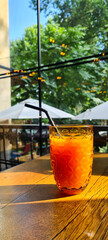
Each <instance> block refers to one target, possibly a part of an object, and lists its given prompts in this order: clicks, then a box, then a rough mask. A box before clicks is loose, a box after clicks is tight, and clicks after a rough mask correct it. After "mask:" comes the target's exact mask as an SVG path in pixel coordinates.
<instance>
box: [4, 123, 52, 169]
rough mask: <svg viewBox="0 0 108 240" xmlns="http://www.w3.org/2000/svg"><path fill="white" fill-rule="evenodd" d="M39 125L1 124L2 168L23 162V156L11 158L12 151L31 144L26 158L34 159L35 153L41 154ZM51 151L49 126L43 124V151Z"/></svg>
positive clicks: (44, 152) (17, 151)
mask: <svg viewBox="0 0 108 240" xmlns="http://www.w3.org/2000/svg"><path fill="white" fill-rule="evenodd" d="M39 139H40V133H39V126H38V125H34V124H24V125H20V124H18V125H16V124H12V125H5V124H3V125H0V170H4V169H6V168H9V167H12V166H15V165H17V164H19V163H21V162H22V159H21V157H19V156H17V157H16V158H15V159H12V158H11V155H12V152H13V151H14V152H16V153H19V151H20V150H21V149H22V148H23V147H24V146H25V145H26V144H27V143H29V144H30V151H29V152H28V153H27V154H26V157H27V158H26V159H28V156H29V159H33V157H34V153H35V154H39ZM48 152H49V126H48V125H45V126H44V125H43V126H42V153H43V154H46V153H48Z"/></svg>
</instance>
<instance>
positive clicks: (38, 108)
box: [25, 103, 61, 137]
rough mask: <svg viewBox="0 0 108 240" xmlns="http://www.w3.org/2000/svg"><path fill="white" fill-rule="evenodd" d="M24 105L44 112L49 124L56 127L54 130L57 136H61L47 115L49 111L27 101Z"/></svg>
mask: <svg viewBox="0 0 108 240" xmlns="http://www.w3.org/2000/svg"><path fill="white" fill-rule="evenodd" d="M25 107H29V108H32V109H35V110H39V111H42V112H44V113H45V114H46V116H47V118H48V120H49V122H50V124H51V125H52V126H53V127H54V128H55V129H56V132H57V133H58V134H59V136H60V137H61V135H60V133H59V131H58V129H57V127H56V126H55V123H54V122H53V120H52V118H51V117H50V116H49V113H48V112H47V110H45V109H44V108H40V107H37V106H33V105H30V104H28V103H25Z"/></svg>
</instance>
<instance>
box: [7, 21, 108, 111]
mask: <svg viewBox="0 0 108 240" xmlns="http://www.w3.org/2000/svg"><path fill="white" fill-rule="evenodd" d="M36 29H37V26H36V25H34V26H33V27H30V28H28V29H26V30H25V34H24V36H23V39H19V40H17V41H15V42H11V43H10V51H11V67H12V68H14V69H27V68H31V67H37V30H36ZM86 30H87V29H86V27H82V26H81V25H76V26H74V27H70V26H69V27H67V28H65V27H61V26H60V25H59V24H57V23H54V22H53V21H52V20H51V19H49V21H48V24H47V25H46V27H45V28H43V27H42V26H41V53H42V56H41V58H42V65H46V64H51V63H56V62H62V61H66V60H70V59H76V58H79V57H84V56H89V55H92V54H97V53H99V52H98V46H97V45H96V43H95V41H92V42H89V44H88V42H87V41H86V40H84V39H86V33H87V31H86ZM82 39H83V40H82ZM107 67H108V63H107V62H101V61H100V62H97V63H89V64H83V65H78V66H71V67H67V68H61V69H59V68H58V69H57V68H56V69H53V70H48V71H42V78H44V79H45V82H42V84H41V85H42V100H43V101H44V102H46V103H47V104H50V105H52V106H55V107H58V108H60V109H62V110H64V111H67V112H70V113H72V114H78V113H79V112H80V111H83V110H86V109H87V108H88V107H93V106H95V105H96V104H97V103H98V102H99V99H101V100H108V90H107V89H108V70H107V69H108V68H107ZM37 77H38V75H37V74H35V75H33V76H32V77H30V76H28V77H27V79H23V78H21V81H19V82H17V84H15V85H14V84H13V87H12V104H15V103H16V102H18V101H21V100H23V99H26V98H28V97H30V96H31V97H32V98H38V83H37ZM105 84H106V85H105Z"/></svg>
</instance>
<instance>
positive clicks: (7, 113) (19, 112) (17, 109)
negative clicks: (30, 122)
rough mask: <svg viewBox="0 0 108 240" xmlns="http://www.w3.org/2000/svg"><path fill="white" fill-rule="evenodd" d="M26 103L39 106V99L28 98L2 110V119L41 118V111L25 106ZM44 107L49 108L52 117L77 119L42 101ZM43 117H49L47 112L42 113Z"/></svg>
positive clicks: (0, 114) (0, 113)
mask: <svg viewBox="0 0 108 240" xmlns="http://www.w3.org/2000/svg"><path fill="white" fill-rule="evenodd" d="M25 103H28V104H30V105H33V106H37V107H38V106H39V101H38V100H35V99H32V98H28V99H26V100H24V101H22V102H20V103H17V104H16V105H14V106H12V107H10V108H8V109H6V110H4V111H2V112H0V119H33V118H34V119H35V118H39V111H36V110H34V109H31V108H28V107H25ZM42 108H44V109H45V110H47V112H48V113H49V115H50V117H51V118H71V119H75V117H74V116H73V115H71V114H69V113H67V112H64V111H62V110H59V109H57V108H55V107H52V106H49V105H47V104H44V103H42ZM42 118H47V116H46V114H45V113H42Z"/></svg>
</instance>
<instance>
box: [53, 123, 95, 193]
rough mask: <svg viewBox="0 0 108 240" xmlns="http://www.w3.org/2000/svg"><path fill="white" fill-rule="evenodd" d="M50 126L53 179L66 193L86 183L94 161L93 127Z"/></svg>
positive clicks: (82, 186)
mask: <svg viewBox="0 0 108 240" xmlns="http://www.w3.org/2000/svg"><path fill="white" fill-rule="evenodd" d="M58 131H59V132H60V134H61V136H59V135H58V134H57V133H56V131H55V129H54V127H50V156H51V166H52V169H53V174H54V177H55V181H56V183H57V186H58V188H59V189H60V190H63V191H64V192H66V193H68V194H77V193H79V192H81V191H82V190H83V189H84V188H85V187H86V186H87V184H88V181H89V178H90V175H91V172H92V163H93V133H92V126H70V127H63V126H62V127H58Z"/></svg>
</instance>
